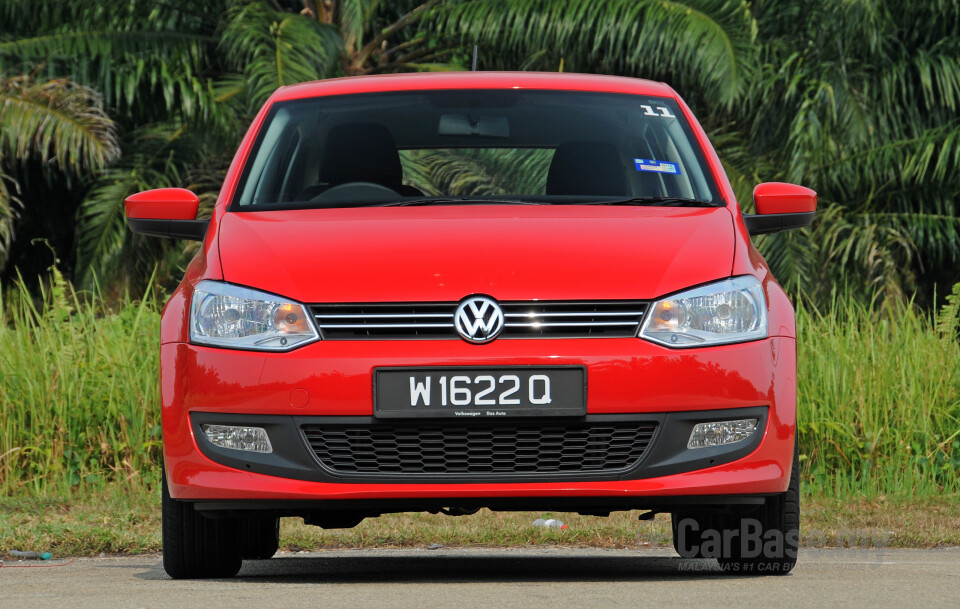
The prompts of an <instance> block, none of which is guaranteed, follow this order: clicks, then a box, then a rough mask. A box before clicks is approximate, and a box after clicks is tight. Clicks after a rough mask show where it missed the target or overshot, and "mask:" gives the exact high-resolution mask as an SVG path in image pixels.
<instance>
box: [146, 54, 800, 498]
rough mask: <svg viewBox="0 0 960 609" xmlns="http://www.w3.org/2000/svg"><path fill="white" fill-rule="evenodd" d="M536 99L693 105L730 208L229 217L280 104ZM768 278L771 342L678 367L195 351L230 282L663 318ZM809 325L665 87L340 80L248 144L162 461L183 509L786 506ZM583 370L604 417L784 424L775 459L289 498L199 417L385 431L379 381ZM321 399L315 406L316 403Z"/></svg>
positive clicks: (333, 348)
mask: <svg viewBox="0 0 960 609" xmlns="http://www.w3.org/2000/svg"><path fill="white" fill-rule="evenodd" d="M514 87H516V88H530V89H557V90H578V91H604V92H613V93H628V94H637V95H649V96H663V97H670V98H673V99H675V100H676V101H677V102H678V104H679V105H680V107H681V109H682V111H683V113H684V115H685V117H686V119H687V120H688V121H689V123H690V125H691V128H692V129H693V131H694V134H695V137H696V140H697V142H698V143H699V145H700V146H701V147H702V148H703V152H704V155H705V157H706V159H707V162H708V164H709V165H710V169H711V172H712V174H713V176H714V178H715V181H716V183H717V186H718V188H719V191H720V195H721V197H722V199H723V200H724V201H725V202H726V207H725V208H715V209H702V208H643V207H598V206H591V207H586V206H570V207H547V206H447V207H409V208H366V209H364V208H355V209H327V210H320V209H317V210H303V211H276V212H256V213H249V212H248V213H232V212H227V209H228V207H229V204H230V201H231V200H232V198H233V195H234V192H235V189H236V186H237V182H238V179H239V176H240V173H241V171H242V167H243V165H244V163H245V162H246V160H247V158H248V156H249V154H250V151H251V148H252V146H253V142H254V140H255V138H256V134H257V133H258V131H259V129H260V128H261V126H262V124H263V121H264V118H265V116H266V115H267V113H268V111H269V109H270V106H271V105H272V104H273V103H274V102H276V101H282V100H290V99H300V98H306V97H314V96H320V95H346V94H352V93H365V92H377V91H403V90H420V89H470V88H477V89H496V88H514ZM731 274H733V275H747V274H749V275H753V276H755V277H757V278H758V279H760V280H761V281H762V282H763V286H764V291H765V294H766V297H767V305H768V324H769V338H767V339H764V340H760V341H755V342H750V343H743V344H736V345H726V346H720V347H710V348H699V349H685V350H671V349H668V348H666V347H662V346H659V345H655V344H653V343H650V342H647V341H644V340H640V339H593V340H583V339H579V340H570V339H554V340H504V341H493V342H491V343H489V344H485V345H472V344H468V343H466V342H460V341H449V340H448V341H429V340H425V341H355V342H351V341H327V342H324V341H321V342H317V343H313V344H310V345H307V346H305V347H302V348H299V349H296V350H294V351H291V352H288V353H257V352H248V351H230V350H222V349H214V348H207V347H200V346H194V345H190V344H188V343H187V336H188V321H189V320H188V312H189V303H190V298H191V295H192V292H193V286H195V285H196V284H197V283H198V282H199V281H201V280H204V279H213V280H218V279H225V280H227V281H230V282H235V283H238V284H242V285H246V286H249V287H253V288H256V289H260V290H264V291H269V292H274V293H278V294H282V295H283V296H286V297H289V298H293V299H298V300H301V301H304V302H377V301H379V302H388V301H420V302H424V301H456V300H460V299H461V298H463V297H464V296H467V295H469V294H474V293H484V294H488V295H491V296H493V297H495V298H497V299H500V300H525V299H541V300H555V299H556V300H561V299H562V300H566V299H591V300H596V299H653V298H656V297H659V296H663V295H666V294H668V293H671V292H675V291H678V290H681V289H684V288H687V287H690V286H693V285H697V284H701V283H705V282H708V281H712V280H716V279H720V278H723V277H729V276H730V275H731ZM795 336H796V330H795V324H794V315H793V308H792V306H791V304H790V302H789V300H788V299H787V297H786V295H785V294H784V292H783V290H782V289H781V288H780V286H779V285H777V283H776V282H775V281H774V279H773V278H772V276H771V275H770V273H769V271H768V269H767V265H766V263H765V262H764V260H763V258H762V257H761V256H760V254H759V253H758V252H757V250H756V249H755V248H754V247H753V245H752V244H751V242H750V240H749V236H748V233H747V230H746V227H745V225H744V223H743V220H742V217H741V214H740V208H739V206H738V204H737V201H736V199H735V197H734V193H733V190H732V189H731V187H730V184H729V182H728V180H727V178H726V175H725V173H724V171H723V168H722V166H721V164H720V161H719V158H718V157H717V155H716V153H715V151H714V149H713V147H712V146H711V145H710V142H709V140H708V139H707V136H706V133H705V132H704V131H703V129H702V128H701V126H700V125H699V123H698V122H697V120H696V118H695V117H694V116H693V114H692V113H691V112H690V109H689V108H688V107H687V105H686V104H685V103H684V102H683V100H682V99H680V98H679V97H678V96H677V95H676V93H675V92H674V91H673V90H672V89H671V88H670V87H669V86H667V85H665V84H663V83H654V82H649V81H643V80H637V79H629V78H617V77H606V76H591V75H571V74H530V73H494V72H480V73H447V74H432V75H423V74H415V75H396V76H378V77H358V78H346V79H333V80H327V81H322V82H318V83H306V84H301V85H295V86H291V87H284V88H281V89H280V90H278V91H277V92H276V93H275V94H274V95H273V96H272V97H271V99H270V100H269V101H268V102H267V104H266V105H265V106H264V107H263V108H262V109H261V111H260V113H259V114H258V115H257V117H256V119H255V120H254V122H253V124H252V125H251V127H250V129H249V130H248V132H247V134H246V136H245V137H244V139H243V141H242V143H241V145H240V147H239V149H238V151H237V154H236V156H235V157H234V160H233V163H232V164H231V166H230V169H229V171H228V173H227V176H226V179H225V182H224V185H223V188H222V190H221V192H220V195H219V197H218V200H217V203H216V207H215V209H214V213H213V217H212V219H211V229H210V231H209V232H208V236H207V239H206V241H205V242H204V244H203V249H202V250H201V252H200V253H199V254H198V255H197V257H196V258H195V259H194V260H193V262H192V263H191V264H190V265H189V266H188V268H187V270H186V273H185V276H184V280H183V282H181V284H180V286H179V287H178V288H177V290H176V291H175V292H174V294H173V296H172V297H171V299H170V301H169V302H168V303H167V306H166V307H165V310H164V314H163V320H162V324H161V343H162V346H161V394H162V406H163V432H164V457H165V463H166V468H167V477H168V481H169V484H170V491H171V494H172V496H173V497H177V498H181V499H201V498H202V499H347V498H351V499H358V498H417V497H423V498H427V497H478V496H489V497H510V496H558V495H570V496H624V495H637V496H669V495H719V494H750V493H773V492H782V491H783V490H785V489H786V486H787V483H788V478H789V474H790V463H791V458H792V452H793V443H794V434H795V428H796V347H795ZM545 362H546V363H549V364H580V365H585V366H586V368H587V372H588V410H589V412H590V413H649V412H671V411H685V410H708V409H718V410H720V409H725V408H737V407H744V406H769V408H770V411H769V413H770V414H769V420H768V425H767V428H766V430H765V432H764V434H765V435H764V437H763V441H762V443H761V444H760V446H759V447H758V448H757V449H756V450H755V451H754V452H753V453H751V454H750V455H748V456H746V457H744V458H741V459H739V460H737V461H734V462H731V463H727V464H725V465H720V466H716V467H711V468H708V469H703V470H698V471H693V472H688V473H683V474H674V475H669V476H663V477H659V478H648V479H642V480H626V481H624V480H621V481H606V482H549V483H532V482H524V483H509V484H503V483H498V484H486V483H484V484H436V483H430V484H419V483H418V484H379V483H378V484H371V483H364V484H347V483H321V482H308V481H302V480H291V479H285V478H280V477H276V476H267V475H262V474H255V473H250V472H246V471H242V470H239V469H234V468H230V467H227V466H224V465H220V464H217V463H215V462H213V461H211V460H210V459H208V458H207V457H205V456H204V455H202V454H201V453H200V452H199V449H198V447H197V444H196V441H195V438H194V437H193V433H192V431H191V429H190V426H189V421H188V413H189V412H191V411H208V412H222V413H237V414H240V413H256V414H295V415H365V416H369V415H371V414H372V370H373V368H374V367H380V366H412V365H417V366H426V365H445V366H453V365H498V366H510V365H527V364H540V365H542V364H544V363H545ZM304 393H305V394H306V399H304Z"/></svg>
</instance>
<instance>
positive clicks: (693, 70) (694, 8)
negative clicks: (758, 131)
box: [436, 0, 757, 107]
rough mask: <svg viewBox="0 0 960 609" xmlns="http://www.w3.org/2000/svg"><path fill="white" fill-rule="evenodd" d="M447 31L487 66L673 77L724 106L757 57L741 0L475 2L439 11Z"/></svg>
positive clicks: (749, 20) (691, 92)
mask: <svg viewBox="0 0 960 609" xmlns="http://www.w3.org/2000/svg"><path fill="white" fill-rule="evenodd" d="M436 15H437V22H438V26H439V28H440V29H441V31H443V32H445V33H448V34H450V35H459V37H460V40H461V41H462V42H463V43H465V44H474V43H476V44H479V45H481V46H482V47H483V49H484V62H483V67H484V69H495V68H505V69H518V68H522V69H541V70H547V71H553V70H556V69H557V67H558V66H559V65H560V63H561V61H563V62H564V69H565V70H568V71H573V72H599V73H605V74H623V75H627V76H643V77H646V78H656V79H665V80H669V81H670V82H671V83H672V84H673V85H674V86H676V87H678V88H679V89H680V90H682V91H684V93H685V94H686V95H688V96H691V97H693V96H695V95H698V94H702V95H703V96H704V97H705V98H706V97H709V98H711V99H713V100H716V101H717V102H719V103H720V104H721V105H723V106H724V107H729V106H730V105H732V104H733V103H734V102H735V101H736V99H737V98H738V97H739V96H740V95H741V94H742V93H743V91H744V90H745V88H746V87H747V86H748V83H749V81H750V77H751V71H752V69H753V66H754V65H755V63H756V62H755V56H756V53H757V48H756V45H755V44H754V36H755V33H756V31H755V25H754V22H753V19H752V17H751V16H750V10H749V6H748V4H747V3H746V2H742V1H740V0H687V1H683V2H679V1H671V2H664V1H662V0H608V1H606V2H596V1H595V0H566V1H564V2H557V1H555V0H472V1H468V2H461V3H454V4H452V5H444V6H442V7H441V8H440V9H438V10H437V12H436Z"/></svg>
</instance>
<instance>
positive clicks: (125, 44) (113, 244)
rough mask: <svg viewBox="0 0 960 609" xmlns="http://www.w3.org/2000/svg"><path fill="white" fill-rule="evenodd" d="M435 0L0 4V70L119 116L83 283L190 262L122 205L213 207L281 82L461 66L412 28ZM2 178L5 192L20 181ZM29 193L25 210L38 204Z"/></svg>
mask: <svg viewBox="0 0 960 609" xmlns="http://www.w3.org/2000/svg"><path fill="white" fill-rule="evenodd" d="M437 3H438V0H428V1H426V2H422V3H420V2H416V1H410V0H400V1H399V2H391V3H384V2H378V1H376V0H317V1H316V2H314V1H313V0H305V1H303V2H301V1H294V0H287V1H280V0H271V1H269V2H267V1H241V0H218V1H214V2H208V1H201V0H184V1H182V2H177V3H165V2H128V1H126V0H78V1H76V2H70V3H61V2H55V1H52V0H51V1H49V2H39V3H24V2H19V1H18V0H0V20H3V21H4V22H5V23H9V24H11V27H10V28H9V31H8V32H6V37H5V39H0V73H17V72H21V73H22V72H25V71H28V70H34V71H37V72H38V73H39V74H42V75H44V76H46V77H49V78H54V77H56V78H72V79H74V80H75V81H76V82H78V83H82V85H85V86H86V87H89V88H90V89H94V90H96V91H99V92H101V93H102V100H103V103H104V105H105V106H106V108H108V112H110V113H111V114H112V115H113V116H115V117H116V119H117V120H116V124H117V135H115V137H114V140H113V143H114V144H116V143H117V140H118V139H119V148H120V149H121V150H122V155H120V158H119V160H116V161H115V162H114V163H112V164H111V165H110V166H109V167H108V168H106V169H105V170H103V171H99V172H94V176H93V177H92V178H88V179H85V180H84V181H83V183H82V187H83V188H84V189H85V190H86V196H85V197H84V199H83V202H82V203H81V205H80V207H79V209H78V210H77V231H76V263H75V268H74V273H73V275H74V279H75V280H76V281H78V282H79V283H81V284H86V285H89V284H91V283H92V282H93V281H94V278H95V277H97V276H99V277H103V278H105V279H106V280H112V279H116V278H123V279H124V281H126V282H129V281H135V282H141V283H142V281H143V280H144V279H145V278H146V277H148V276H149V274H150V271H151V269H152V267H153V266H154V264H156V263H157V262H158V261H159V262H160V263H161V265H162V267H163V268H162V269H161V277H164V276H170V271H172V270H173V269H175V268H177V267H178V266H181V265H182V264H183V262H184V261H185V257H184V251H183V250H181V249H180V246H179V245H178V244H172V243H165V242H159V241H158V240H142V241H141V240H139V239H137V238H136V237H135V236H134V235H132V234H130V233H129V232H128V231H127V230H126V228H125V226H124V222H123V215H122V205H123V199H124V197H125V196H127V195H129V194H131V193H133V192H136V191H137V190H143V189H146V188H156V187H160V186H166V185H172V184H177V185H181V186H189V187H192V188H195V189H197V190H198V191H199V193H200V195H201V200H202V201H204V202H205V203H207V205H208V206H209V204H210V203H211V202H212V201H213V200H215V198H216V193H217V190H218V189H219V183H220V181H221V179H222V176H223V173H224V172H225V170H226V167H227V165H228V164H229V161H230V158H231V156H232V152H233V150H234V149H235V148H236V145H237V143H238V142H239V139H240V137H241V136H242V134H243V132H244V130H245V128H246V125H247V124H248V123H249V120H250V118H251V115H252V114H253V112H255V111H256V109H257V108H259V106H260V105H262V103H263V102H264V100H265V99H266V98H267V96H269V94H270V93H272V92H273V90H274V89H276V88H277V87H279V86H282V85H287V84H292V83H296V82H301V81H305V80H316V79H320V78H327V77H330V76H341V75H345V74H363V73H377V72H384V71H395V70H414V69H416V70H423V69H449V68H451V67H456V66H457V65H458V64H457V63H456V61H457V59H458V58H457V57H456V56H455V52H456V48H454V47H453V46H452V45H451V44H450V43H449V42H448V41H445V40H444V39H443V38H442V37H441V36H439V35H436V34H432V33H429V32H427V33H421V32H419V31H417V30H416V29H415V27H413V26H415V25H416V24H417V23H418V22H419V21H421V20H422V18H423V17H424V16H425V15H427V14H428V13H429V11H430V10H431V9H432V8H433V7H434V6H435V5H436V4H437ZM444 62H447V63H444ZM451 62H453V63H451ZM37 66H39V68H37ZM84 90H89V89H84ZM5 131H6V130H5ZM116 156H117V155H115V154H114V155H112V156H110V157H109V160H113V159H114V157H116ZM0 183H2V184H4V185H6V186H7V187H6V188H5V189H4V190H2V191H0V192H4V193H7V195H6V196H7V197H8V198H9V196H10V192H11V191H10V188H9V185H10V184H11V182H10V181H9V180H7V181H6V182H2V181H0ZM29 196H30V195H29V194H26V195H24V197H22V198H25V204H26V208H27V209H31V208H33V207H34V206H39V205H40V204H39V203H34V202H31V201H28V200H26V199H29ZM2 210H3V208H2V207H0V217H2ZM8 217H9V222H8V225H11V226H12V223H14V222H15V218H14V217H13V216H9V215H8ZM0 226H2V225H0ZM186 253H187V255H189V250H187V251H186ZM0 262H2V260H0Z"/></svg>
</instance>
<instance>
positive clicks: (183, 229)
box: [127, 218, 210, 241]
mask: <svg viewBox="0 0 960 609" xmlns="http://www.w3.org/2000/svg"><path fill="white" fill-rule="evenodd" d="M209 224H210V221H209V220H158V219H153V218H127V226H129V227H130V230H132V231H133V232H135V233H138V234H140V235H149V236H151V237H166V238H167V239H186V240H187V241H203V239H204V237H205V236H206V234H207V226H208V225H209Z"/></svg>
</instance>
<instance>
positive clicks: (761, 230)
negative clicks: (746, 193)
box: [743, 211, 817, 235]
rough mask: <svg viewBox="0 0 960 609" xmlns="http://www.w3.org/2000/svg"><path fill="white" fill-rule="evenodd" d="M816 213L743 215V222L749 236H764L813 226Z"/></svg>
mask: <svg viewBox="0 0 960 609" xmlns="http://www.w3.org/2000/svg"><path fill="white" fill-rule="evenodd" d="M816 214H817V212H814V211H810V212H802V213H795V214H743V222H744V224H746V225H747V231H748V232H749V233H750V234H751V235H766V234H768V233H779V232H780V231H785V230H790V229H794V228H804V227H807V226H810V225H811V224H813V218H814V216H816Z"/></svg>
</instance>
